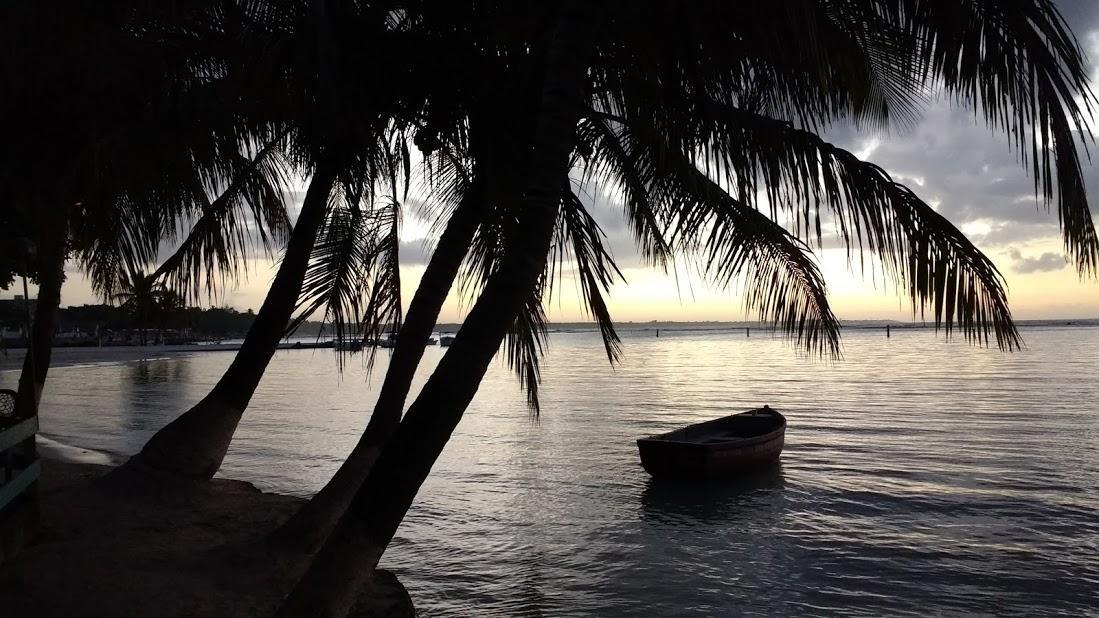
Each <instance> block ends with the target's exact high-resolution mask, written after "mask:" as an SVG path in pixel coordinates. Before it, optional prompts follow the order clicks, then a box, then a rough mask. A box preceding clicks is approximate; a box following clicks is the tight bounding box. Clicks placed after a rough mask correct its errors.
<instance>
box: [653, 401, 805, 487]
mask: <svg viewBox="0 0 1099 618" xmlns="http://www.w3.org/2000/svg"><path fill="white" fill-rule="evenodd" d="M770 413H771V414H773V415H774V416H775V420H774V423H775V424H776V425H777V427H775V428H770V429H769V430H768V431H765V432H763V433H761V434H760V435H757V436H752V437H746V438H738V439H735V440H728V441H719V440H714V439H709V440H704V441H701V442H698V441H689V439H688V437H689V433H690V432H691V431H692V430H693V431H695V432H696V433H699V434H701V436H703V437H707V433H706V432H707V429H709V428H708V427H707V426H713V425H715V424H719V423H722V422H730V421H731V420H732V419H734V418H735V417H736V416H741V415H734V416H733V417H726V418H725V419H718V420H717V421H710V422H709V423H702V424H700V425H695V426H691V427H688V428H686V429H683V430H678V431H676V432H669V433H668V434H662V435H659V436H652V437H649V438H642V439H640V440H638V441H637V449H638V452H639V454H640V456H641V465H642V466H643V467H644V468H645V471H646V472H648V473H649V474H651V475H652V476H653V477H656V478H729V477H736V476H740V475H743V474H748V473H751V472H755V471H758V470H761V469H765V468H768V467H770V466H773V465H775V463H776V462H777V461H778V459H779V456H780V455H781V454H782V447H783V446H784V444H785V439H786V419H785V418H784V417H783V416H782V415H781V414H779V413H778V412H773V411H771V412H770ZM685 436H687V437H685Z"/></svg>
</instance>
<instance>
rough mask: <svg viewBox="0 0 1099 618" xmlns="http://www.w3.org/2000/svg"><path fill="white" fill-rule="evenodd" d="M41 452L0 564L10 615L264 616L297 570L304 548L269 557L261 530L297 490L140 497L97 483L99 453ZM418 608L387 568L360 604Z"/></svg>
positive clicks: (287, 509) (388, 610) (224, 485)
mask: <svg viewBox="0 0 1099 618" xmlns="http://www.w3.org/2000/svg"><path fill="white" fill-rule="evenodd" d="M41 454H42V455H43V471H42V477H41V481H40V483H39V489H40V511H41V525H40V528H39V530H38V533H37V535H36V537H35V539H34V540H33V541H32V543H31V544H30V546H28V547H26V548H24V549H23V551H22V552H21V553H20V554H19V555H18V556H17V557H16V558H15V559H14V560H13V561H11V562H10V563H9V564H6V565H5V566H4V567H3V569H0V607H3V608H5V615H11V616H22V617H27V618H30V617H37V616H42V617H47V616H49V617H56V616H103V617H108V616H111V617H113V616H160V617H161V618H169V617H176V616H178V617H183V616H189V617H200V616H210V617H214V616H219V617H220V616H271V615H273V614H274V612H275V610H276V609H277V607H278V606H279V604H280V602H281V600H282V599H283V597H284V596H285V595H286V594H287V592H288V591H289V587H290V586H291V585H292V584H293V582H294V581H296V580H297V577H298V575H299V569H300V566H301V564H302V560H301V557H300V556H299V557H296V558H294V559H290V558H288V557H287V556H281V555H273V554H272V553H271V552H270V551H268V550H267V549H265V548H263V546H262V545H260V544H259V543H258V540H259V538H260V535H261V534H262V533H263V532H264V531H268V530H271V529H273V528H274V527H275V526H276V525H277V524H278V523H279V522H281V521H283V520H284V519H285V518H287V517H288V516H289V515H290V514H291V513H293V511H294V509H295V508H296V507H297V506H298V505H299V504H300V503H301V501H302V500H301V498H295V497H290V496H283V495H278V494H273V493H264V492H261V491H260V490H258V489H256V488H255V487H254V486H253V485H251V484H250V483H246V482H242V481H234V480H227V479H216V480H213V481H211V482H210V483H208V484H205V485H204V486H202V487H196V488H192V489H191V490H188V491H183V492H178V493H177V494H175V495H160V496H156V497H155V499H154V498H151V497H150V496H149V495H143V496H142V497H141V498H136V497H133V496H125V495H119V494H118V492H117V491H116V490H105V489H104V487H103V484H102V483H101V482H100V481H99V479H101V477H103V475H104V474H106V473H107V472H108V471H110V469H111V468H110V466H107V465H103V462H105V461H106V459H105V458H106V456H104V455H100V454H97V453H95V452H93V451H86V450H84V449H74V448H73V447H67V446H64V445H59V444H57V443H54V444H50V443H46V444H44V445H43V446H42V448H41ZM59 458H68V459H70V460H69V461H64V460H61V459H59ZM73 460H75V461H73ZM9 611H10V612H11V613H10V614H9V613H7V612H9ZM414 614H415V612H414V610H413V607H412V601H411V599H410V598H409V596H408V593H407V592H406V591H405V589H404V587H403V586H401V584H400V583H399V582H398V581H397V578H396V577H395V576H393V575H392V574H391V573H388V572H385V571H379V575H378V577H377V578H376V580H375V582H374V583H373V585H372V586H371V588H370V589H369V590H366V591H364V593H363V596H362V599H361V601H360V603H359V605H358V606H357V608H356V612H355V615H357V616H412V615H414Z"/></svg>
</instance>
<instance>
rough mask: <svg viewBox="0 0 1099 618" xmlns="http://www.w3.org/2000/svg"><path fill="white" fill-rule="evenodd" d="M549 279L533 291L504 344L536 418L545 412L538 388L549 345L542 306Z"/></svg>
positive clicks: (508, 332)
mask: <svg viewBox="0 0 1099 618" xmlns="http://www.w3.org/2000/svg"><path fill="white" fill-rule="evenodd" d="M546 280H547V277H546V276H545V275H543V276H542V278H541V279H540V280H539V282H538V284H537V285H536V286H535V287H534V289H533V290H532V291H531V294H530V296H529V297H528V298H527V300H526V302H525V303H524V304H523V307H522V309H521V310H520V311H519V315H518V316H516V318H515V321H514V322H512V324H511V327H510V328H508V331H507V337H506V339H505V342H504V351H505V356H506V358H507V363H508V366H509V367H511V369H512V371H514V372H515V374H516V375H517V376H518V378H519V384H520V385H521V386H522V388H523V391H524V392H526V394H527V407H528V408H529V409H530V411H531V414H533V415H534V416H535V417H538V415H539V414H541V411H542V406H541V402H540V401H539V399H538V386H539V384H540V383H541V380H542V372H541V360H542V354H543V353H544V352H545V349H546V345H547V343H548V339H547V332H546V324H547V322H546V313H545V309H544V307H543V304H542V302H543V298H542V297H543V294H544V292H545V289H546Z"/></svg>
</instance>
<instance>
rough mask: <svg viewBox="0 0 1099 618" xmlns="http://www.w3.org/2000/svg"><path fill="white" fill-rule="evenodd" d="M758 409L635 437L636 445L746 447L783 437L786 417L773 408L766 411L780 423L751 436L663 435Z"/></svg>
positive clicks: (705, 448) (717, 421)
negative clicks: (717, 438)
mask: <svg viewBox="0 0 1099 618" xmlns="http://www.w3.org/2000/svg"><path fill="white" fill-rule="evenodd" d="M760 410H763V408H756V409H755V410H748V411H746V412H738V413H736V414H730V415H728V416H723V417H721V418H715V419H713V420H709V421H704V422H701V423H695V424H693V425H687V426H686V427H680V428H679V429H673V430H672V431H668V432H665V433H659V434H654V435H651V436H648V437H645V438H638V439H637V445H638V446H639V447H640V446H641V444H642V443H645V444H668V445H675V446H677V447H697V448H699V449H703V450H713V449H715V448H720V447H732V448H743V447H747V446H753V445H756V444H761V443H764V442H769V441H771V440H775V439H777V438H778V437H780V436H783V437H785V434H786V417H785V416H783V415H782V413H781V412H779V411H777V410H775V409H773V408H772V409H770V410H769V411H768V413H769V414H770V415H771V416H775V417H777V418H778V419H779V421H780V422H781V424H780V425H779V426H778V427H776V428H775V429H772V430H771V431H768V432H767V433H764V434H760V435H758V436H751V437H748V438H734V439H732V440H721V441H717V442H697V441H694V440H675V439H668V438H666V437H665V436H668V435H670V434H673V433H675V432H677V431H682V430H684V429H688V428H691V427H702V426H705V425H718V424H720V423H722V422H723V421H728V420H730V419H733V418H735V417H737V416H741V415H743V414H747V413H748V412H756V411H760Z"/></svg>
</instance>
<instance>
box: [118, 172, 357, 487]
mask: <svg viewBox="0 0 1099 618" xmlns="http://www.w3.org/2000/svg"><path fill="white" fill-rule="evenodd" d="M335 180H336V179H335V173H334V170H332V169H330V166H328V165H326V164H324V163H320V164H318V165H317V168H316V170H315V171H314V173H313V177H312V179H311V180H310V182H309V190H308V191H307V192H306V194H305V201H304V202H303V203H302V208H301V213H300V214H299V215H298V221H297V223H296V224H295V225H294V231H293V233H292V234H291V235H290V242H289V244H288V245H287V247H286V253H285V254H284V255H283V258H282V264H281V265H280V266H279V270H278V273H277V274H276V275H275V280H274V282H273V283H272V284H271V289H270V290H268V292H267V297H266V298H265V299H264V301H263V306H262V307H260V310H259V313H257V314H256V319H255V321H253V322H252V326H251V327H250V328H249V329H248V334H247V335H246V336H245V338H244V343H243V344H242V345H241V348H240V351H238V352H237V355H236V357H235V358H234V359H233V363H232V364H231V365H229V369H227V370H226V371H225V374H224V375H222V377H221V379H220V380H218V383H217V384H216V385H214V388H213V389H212V390H211V391H210V393H209V394H208V395H206V397H205V398H203V400H202V401H200V402H198V403H197V404H196V405H195V406H194V407H193V408H191V409H190V410H188V411H187V412H185V413H184V414H183V415H182V416H180V417H179V418H177V419H176V420H174V421H172V422H171V423H169V424H168V425H167V426H165V427H164V428H163V429H161V430H160V431H158V432H157V433H156V434H154V435H153V437H152V438H150V439H149V441H148V442H147V443H146V444H145V446H144V447H143V448H142V449H141V452H140V453H138V454H137V455H135V456H134V457H132V458H131V459H130V461H129V462H127V464H126V466H125V467H126V468H128V469H131V470H132V469H135V468H137V469H152V470H154V471H158V472H166V473H169V474H172V475H176V476H180V477H184V478H191V479H202V480H204V479H209V478H211V477H213V476H214V473H215V472H217V470H218V468H220V467H221V462H222V460H223V459H224V458H225V453H226V451H228V450H229V442H230V441H231V440H232V439H233V433H234V432H235V431H236V428H237V423H238V422H240V417H241V415H243V414H244V410H245V408H247V407H248V402H249V401H250V400H251V399H252V394H253V393H255V392H256V387H258V386H259V382H260V379H261V378H263V372H264V370H266V369H267V364H268V363H269V362H270V361H271V357H272V356H274V355H275V351H276V350H277V349H278V344H279V341H280V340H282V337H283V334H284V333H285V330H286V325H287V324H288V323H289V322H290V318H291V317H292V315H293V313H294V307H295V306H296V305H297V301H298V295H299V294H301V286H302V281H303V280H304V278H305V271H306V269H307V267H308V266H309V256H310V254H311V253H312V251H313V243H314V241H315V240H316V238H317V232H318V231H319V230H320V227H321V224H322V223H323V222H324V217H325V213H326V212H327V210H328V196H329V194H330V193H331V191H332V186H333V185H334V184H335Z"/></svg>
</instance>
